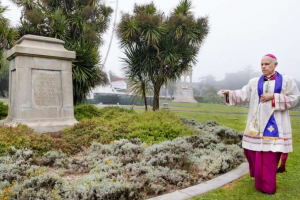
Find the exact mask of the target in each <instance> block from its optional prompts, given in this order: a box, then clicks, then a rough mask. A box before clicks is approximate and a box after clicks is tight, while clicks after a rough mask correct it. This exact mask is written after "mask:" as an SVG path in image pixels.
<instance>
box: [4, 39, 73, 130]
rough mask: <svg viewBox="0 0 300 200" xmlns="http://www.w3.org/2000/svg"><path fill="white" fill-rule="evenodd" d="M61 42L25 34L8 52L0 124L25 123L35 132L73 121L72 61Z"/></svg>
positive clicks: (58, 128)
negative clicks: (4, 109) (4, 114)
mask: <svg viewBox="0 0 300 200" xmlns="http://www.w3.org/2000/svg"><path fill="white" fill-rule="evenodd" d="M63 45H64V41H62V40H58V39H54V38H47V37H40V36H34V35H25V36H23V37H22V38H21V39H20V40H19V41H17V44H16V46H14V47H13V48H12V49H11V50H9V51H8V52H7V59H8V60H9V61H10V63H9V70H10V74H9V111H8V117H7V118H6V119H5V120H4V121H2V122H1V123H0V124H2V125H8V126H15V125H16V124H18V123H22V124H26V125H28V126H29V127H31V128H33V129H34V130H35V131H37V132H58V131H60V130H61V129H63V128H65V127H68V126H72V125H74V124H75V123H77V121H76V120H75V118H74V106H73V85H72V60H73V59H74V58H75V57H76V55H75V52H72V51H67V50H66V49H65V48H64V46H63Z"/></svg>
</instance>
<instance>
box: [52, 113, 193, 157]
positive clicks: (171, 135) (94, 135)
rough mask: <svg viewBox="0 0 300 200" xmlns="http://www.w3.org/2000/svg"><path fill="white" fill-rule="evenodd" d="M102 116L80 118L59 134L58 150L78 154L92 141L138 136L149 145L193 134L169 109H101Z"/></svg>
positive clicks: (103, 141)
mask: <svg viewBox="0 0 300 200" xmlns="http://www.w3.org/2000/svg"><path fill="white" fill-rule="evenodd" d="M100 113H101V116H100V117H97V118H93V119H87V120H81V121H80V122H79V123H78V124H76V125H74V126H73V127H71V128H67V129H65V130H63V131H61V132H60V133H59V135H58V136H57V137H59V139H58V140H57V143H56V144H57V145H56V149H58V148H61V149H62V151H63V152H66V153H71V154H74V153H78V152H79V151H81V150H82V147H88V146H90V145H91V144H92V142H93V141H96V142H99V143H102V144H108V143H110V142H111V141H114V140H119V139H122V138H125V139H126V138H127V139H133V138H139V139H141V141H142V142H147V143H149V144H152V143H159V142H161V141H165V140H171V139H175V138H176V137H179V136H185V135H193V134H196V132H195V131H194V130H192V129H190V128H188V127H187V126H186V125H185V124H184V123H183V122H182V121H181V120H180V118H179V117H178V116H176V115H175V114H174V113H171V112H169V111H157V112H146V113H135V112H134V111H133V110H128V109H123V108H119V107H107V108H103V109H101V110H100Z"/></svg>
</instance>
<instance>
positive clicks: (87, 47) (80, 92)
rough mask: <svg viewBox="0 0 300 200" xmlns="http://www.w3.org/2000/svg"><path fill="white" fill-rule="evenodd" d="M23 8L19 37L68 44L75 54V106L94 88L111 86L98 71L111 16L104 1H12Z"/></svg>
mask: <svg viewBox="0 0 300 200" xmlns="http://www.w3.org/2000/svg"><path fill="white" fill-rule="evenodd" d="M11 1H13V2H14V3H16V4H17V5H18V6H19V7H22V13H21V14H22V15H21V19H20V22H21V25H20V26H19V27H18V31H19V35H20V37H21V36H23V35H25V34H33V35H40V36H47V37H54V38H58V39H61V40H63V41H65V42H66V44H65V48H66V49H68V50H71V51H75V52H76V59H75V60H74V61H73V68H72V70H73V91H74V104H75V105H77V104H80V103H83V102H84V101H85V100H86V96H87V94H88V93H89V92H90V90H91V89H92V88H94V87H95V86H97V85H100V84H106V83H107V82H108V79H107V76H106V74H105V73H104V72H103V71H102V70H101V69H99V67H98V64H99V62H100V56H99V52H98V49H99V46H100V45H101V43H102V38H101V34H102V33H104V32H105V31H106V30H107V28H108V23H109V20H110V16H111V13H112V9H111V8H110V7H106V6H105V5H104V4H103V3H102V1H101V0H11Z"/></svg>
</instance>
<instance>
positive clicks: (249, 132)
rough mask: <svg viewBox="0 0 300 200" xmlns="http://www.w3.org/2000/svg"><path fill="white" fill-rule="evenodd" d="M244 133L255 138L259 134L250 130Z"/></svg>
mask: <svg viewBox="0 0 300 200" xmlns="http://www.w3.org/2000/svg"><path fill="white" fill-rule="evenodd" d="M246 133H248V134H250V135H253V136H256V135H258V134H259V132H258V131H253V130H250V129H246Z"/></svg>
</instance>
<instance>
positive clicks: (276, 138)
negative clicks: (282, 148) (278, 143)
mask: <svg viewBox="0 0 300 200" xmlns="http://www.w3.org/2000/svg"><path fill="white" fill-rule="evenodd" d="M263 139H264V140H279V138H278V137H263Z"/></svg>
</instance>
